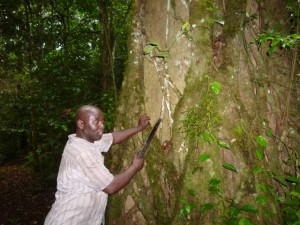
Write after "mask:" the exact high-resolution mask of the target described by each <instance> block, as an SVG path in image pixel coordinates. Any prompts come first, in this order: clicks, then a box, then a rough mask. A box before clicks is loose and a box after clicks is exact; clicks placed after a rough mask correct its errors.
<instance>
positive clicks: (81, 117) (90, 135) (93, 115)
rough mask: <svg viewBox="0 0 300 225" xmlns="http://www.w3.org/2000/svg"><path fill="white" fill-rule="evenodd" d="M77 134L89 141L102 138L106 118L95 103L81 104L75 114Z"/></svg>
mask: <svg viewBox="0 0 300 225" xmlns="http://www.w3.org/2000/svg"><path fill="white" fill-rule="evenodd" d="M75 124H76V136H77V137H81V138H83V139H85V140H87V141H89V142H94V141H96V140H99V139H101V137H102V134H103V130H104V118H103V113H102V112H101V110H100V109H99V108H98V107H96V106H93V105H84V106H81V107H80V108H79V109H78V110H77V113H76V116H75Z"/></svg>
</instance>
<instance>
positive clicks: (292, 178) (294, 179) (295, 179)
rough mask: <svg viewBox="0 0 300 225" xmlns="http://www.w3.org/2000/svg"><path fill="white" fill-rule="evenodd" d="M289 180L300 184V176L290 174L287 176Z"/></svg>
mask: <svg viewBox="0 0 300 225" xmlns="http://www.w3.org/2000/svg"><path fill="white" fill-rule="evenodd" d="M286 180H287V181H289V182H292V183H297V184H300V178H297V177H292V176H289V177H287V178H286Z"/></svg>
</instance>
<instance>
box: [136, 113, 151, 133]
mask: <svg viewBox="0 0 300 225" xmlns="http://www.w3.org/2000/svg"><path fill="white" fill-rule="evenodd" d="M149 121H150V117H149V116H147V115H146V114H142V115H141V117H140V119H139V124H138V127H139V128H141V130H144V129H145V128H146V127H147V125H148V124H149Z"/></svg>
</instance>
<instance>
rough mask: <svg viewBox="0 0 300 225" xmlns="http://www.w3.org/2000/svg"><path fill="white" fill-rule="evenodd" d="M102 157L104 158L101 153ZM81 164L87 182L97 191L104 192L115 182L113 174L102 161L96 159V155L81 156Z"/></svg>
mask: <svg viewBox="0 0 300 225" xmlns="http://www.w3.org/2000/svg"><path fill="white" fill-rule="evenodd" d="M99 156H100V157H103V156H102V155H101V153H99ZM78 161H79V164H80V165H81V169H82V172H83V175H84V179H85V180H86V181H87V185H88V186H90V187H91V188H93V189H94V190H96V191H102V190H103V189H104V188H105V187H107V186H108V185H109V184H110V183H111V182H112V180H113V178H114V176H113V174H112V173H111V172H110V171H109V170H108V169H107V168H106V167H105V165H104V164H103V163H102V162H101V159H99V158H98V157H95V155H94V154H89V153H85V154H81V155H80V156H79V157H78Z"/></svg>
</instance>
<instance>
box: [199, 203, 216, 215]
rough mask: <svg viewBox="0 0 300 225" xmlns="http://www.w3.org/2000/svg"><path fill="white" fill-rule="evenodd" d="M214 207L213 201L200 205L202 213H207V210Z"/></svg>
mask: <svg viewBox="0 0 300 225" xmlns="http://www.w3.org/2000/svg"><path fill="white" fill-rule="evenodd" d="M213 207H214V205H213V204H212V203H207V204H204V205H203V206H201V207H200V209H199V211H200V212H201V213H206V212H207V211H209V210H211V209H212V208H213Z"/></svg>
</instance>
